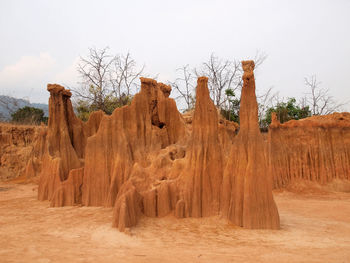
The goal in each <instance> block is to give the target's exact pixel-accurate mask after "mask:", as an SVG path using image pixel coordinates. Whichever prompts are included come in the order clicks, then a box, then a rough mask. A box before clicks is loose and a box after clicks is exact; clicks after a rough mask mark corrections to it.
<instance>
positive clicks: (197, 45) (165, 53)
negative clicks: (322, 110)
mask: <svg viewBox="0 0 350 263" xmlns="http://www.w3.org/2000/svg"><path fill="white" fill-rule="evenodd" d="M349 14H350V1H349V0H343V1H342V0H333V1H331V0H329V1H321V0H318V1H316V0H315V1H311V0H310V1H306V0H303V1H282V0H275V1H262V0H256V1H247V0H240V1H219V0H216V1H205V0H201V1H189V0H187V1H186V0H175V1H174V0H172V1H164V0H163V1H161V0H159V1H155V0H148V1H125V0H124V1H101V0H100V1H87V0H84V1H62V0H60V1H54V0H51V1H35V0H32V1H27V0H23V1H16V0H8V1H6V0H1V2H0V36H1V38H0V57H1V60H0V95H1V94H3V95H11V96H15V97H19V98H27V99H30V101H31V102H44V103H47V101H48V95H49V93H48V92H47V91H46V84H47V83H54V82H56V83H59V84H65V85H69V86H73V87H74V86H77V81H78V74H77V71H76V64H77V62H78V59H79V56H86V54H87V53H88V47H93V46H94V47H97V48H103V47H105V46H109V47H110V50H111V52H113V53H126V52H127V51H130V53H131V54H132V56H133V57H134V59H135V60H136V62H138V63H139V64H140V65H141V64H145V65H146V69H147V70H146V71H147V72H148V73H150V74H152V75H156V74H159V77H158V79H159V80H160V81H164V82H166V81H168V80H169V81H171V80H173V79H174V76H175V70H176V68H178V67H180V66H182V65H185V64H190V65H191V66H192V67H195V66H198V65H200V64H201V62H203V61H205V60H207V59H208V58H209V56H210V54H211V53H212V52H214V53H215V54H216V55H218V56H219V57H222V58H227V59H240V60H241V59H249V58H253V57H254V55H255V53H256V51H257V50H260V51H262V52H264V53H266V54H267V55H268V58H267V60H266V61H265V62H264V64H263V65H262V66H261V67H260V68H259V70H258V72H257V76H256V79H257V80H256V81H257V89H258V90H259V91H260V92H262V91H264V90H266V89H268V88H269V87H271V86H273V87H274V89H275V91H279V92H280V94H281V96H285V97H292V96H293V97H301V96H302V95H303V94H304V93H305V92H306V89H305V85H304V77H305V76H310V75H316V76H317V79H318V80H319V81H321V82H322V84H321V87H324V88H328V89H329V90H330V92H331V93H332V95H334V96H335V97H336V99H337V100H339V101H347V100H350V74H349V71H350V15H349ZM345 109H346V110H350V107H349V106H347V107H346V108H345Z"/></svg>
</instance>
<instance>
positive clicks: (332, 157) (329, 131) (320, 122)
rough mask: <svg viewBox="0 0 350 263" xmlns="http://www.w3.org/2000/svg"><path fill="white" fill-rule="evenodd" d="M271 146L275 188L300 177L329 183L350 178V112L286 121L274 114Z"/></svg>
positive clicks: (300, 178)
mask: <svg viewBox="0 0 350 263" xmlns="http://www.w3.org/2000/svg"><path fill="white" fill-rule="evenodd" d="M268 145H269V156H270V161H269V162H270V171H271V174H272V175H273V182H274V187H275V188H281V187H286V186H288V185H289V184H290V183H293V182H295V181H298V180H307V181H314V182H318V183H321V184H325V183H328V182H331V181H332V180H333V179H341V180H349V179H350V113H334V114H331V115H327V116H313V117H310V118H306V119H302V120H299V121H289V122H286V123H283V124H281V123H279V121H278V120H277V119H276V116H275V115H273V117H272V123H271V125H270V127H269V138H268Z"/></svg>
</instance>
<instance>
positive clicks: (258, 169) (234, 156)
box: [221, 61, 279, 229]
mask: <svg viewBox="0 0 350 263" xmlns="http://www.w3.org/2000/svg"><path fill="white" fill-rule="evenodd" d="M242 67H243V70H244V75H243V88H242V95H241V105H240V112H239V117H240V130H239V133H238V135H237V137H236V138H235V140H234V144H233V146H232V148H231V153H230V156H229V159H228V162H227V165H226V168H225V172H224V179H223V189H222V200H223V202H222V204H221V205H222V211H223V214H224V215H225V216H227V217H228V218H229V219H230V220H231V221H233V222H234V223H235V224H237V225H239V226H243V227H246V228H272V229H277V228H279V215H278V211H277V207H276V204H275V202H274V200H273V196H272V178H271V175H270V174H269V172H268V161H267V153H266V151H265V148H264V142H263V138H262V135H261V134H260V129H259V122H258V104H257V101H256V95H255V79H254V74H253V70H254V62H253V61H243V62H242Z"/></svg>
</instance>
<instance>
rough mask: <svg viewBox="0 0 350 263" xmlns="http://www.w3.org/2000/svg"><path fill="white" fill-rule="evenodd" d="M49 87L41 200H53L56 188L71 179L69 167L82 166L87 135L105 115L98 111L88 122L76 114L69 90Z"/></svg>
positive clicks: (39, 191)
mask: <svg viewBox="0 0 350 263" xmlns="http://www.w3.org/2000/svg"><path fill="white" fill-rule="evenodd" d="M47 90H48V91H49V92H50V100H49V123H48V130H47V135H46V143H45V150H44V153H43V157H42V160H43V161H42V163H43V165H42V169H41V172H40V181H39V188H38V198H39V200H46V199H48V200H52V198H53V196H54V194H55V191H56V190H57V189H58V188H60V187H64V185H62V182H64V181H66V180H67V179H68V175H69V174H70V171H71V170H72V169H78V168H81V167H83V165H84V160H83V158H84V153H85V145H86V141H87V137H89V136H90V135H91V133H94V132H95V131H96V130H97V129H98V126H99V122H100V120H101V118H102V115H103V113H102V112H96V113H94V114H93V116H91V117H90V118H89V121H88V122H87V123H83V122H82V121H81V120H79V119H78V118H77V117H76V116H75V114H74V111H73V107H72V103H71V101H70V97H71V95H72V94H71V92H70V91H69V90H65V89H64V88H63V87H62V86H59V85H56V84H53V85H52V84H48V85H47ZM72 181H73V180H72ZM56 196H60V195H56ZM54 203H64V201H54Z"/></svg>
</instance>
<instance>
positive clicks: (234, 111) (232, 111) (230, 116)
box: [220, 89, 240, 123]
mask: <svg viewBox="0 0 350 263" xmlns="http://www.w3.org/2000/svg"><path fill="white" fill-rule="evenodd" d="M225 94H226V96H227V98H228V105H229V108H228V109H221V110H220V113H221V115H222V116H223V117H224V118H225V119H226V120H229V121H234V122H237V123H239V104H240V100H239V99H237V98H236V94H235V93H234V91H233V89H227V90H225Z"/></svg>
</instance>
